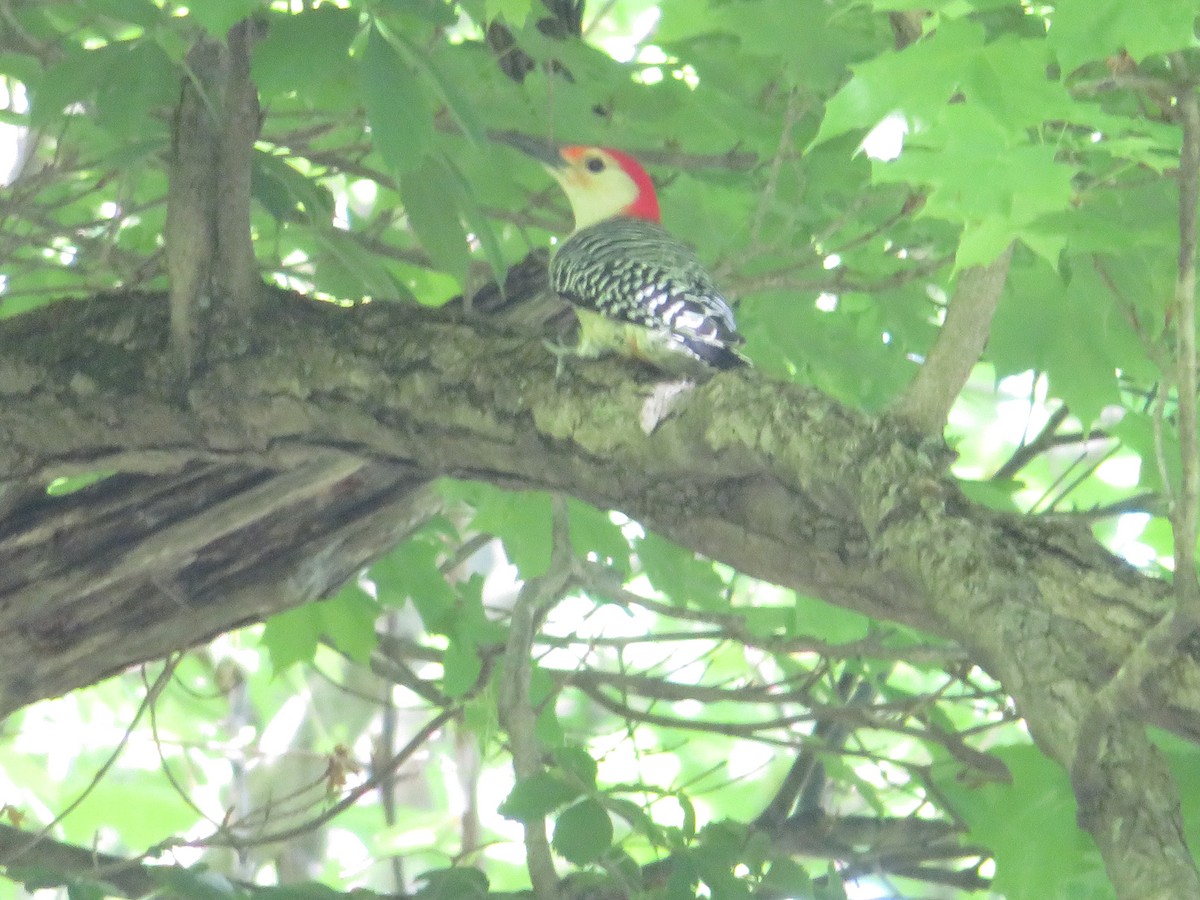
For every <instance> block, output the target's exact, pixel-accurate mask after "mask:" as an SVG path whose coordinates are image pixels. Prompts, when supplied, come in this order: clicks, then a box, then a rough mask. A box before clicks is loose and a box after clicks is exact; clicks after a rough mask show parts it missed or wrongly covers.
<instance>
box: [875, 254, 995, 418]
mask: <svg viewBox="0 0 1200 900" xmlns="http://www.w3.org/2000/svg"><path fill="white" fill-rule="evenodd" d="M1012 253H1013V245H1012V244H1009V245H1008V248H1007V249H1006V250H1005V251H1004V252H1003V253H1001V254H1000V256H999V257H997V258H996V259H995V261H993V262H992V263H991V264H990V265H987V266H975V267H973V268H970V269H967V270H966V271H964V272H963V273H962V274H960V275H959V276H958V288H957V289H956V290H955V292H954V298H953V299H952V300H951V301H950V306H949V308H948V309H947V310H946V321H945V323H944V324H943V325H942V330H941V332H940V333H939V334H938V337H937V340H936V341H934V344H933V349H931V350H930V351H929V356H928V357H926V359H925V365H923V366H921V368H920V370H919V371H918V372H917V377H916V378H914V379H913V381H912V383H911V384H910V385H909V386H908V388H907V389H906V390H905V391H904V393H903V394H902V395H901V396H900V399H899V401H898V402H897V403H896V404H895V406H894V407H893V409H892V412H893V414H894V415H895V416H896V417H897V418H899V419H901V420H902V421H904V422H907V423H908V424H909V425H911V426H913V427H914V428H916V429H917V430H918V431H919V432H921V433H922V434H926V435H930V436H934V435H940V434H941V433H942V428H943V427H944V426H945V424H946V417H947V416H948V415H949V414H950V408H951V407H952V406H953V405H954V401H955V400H956V399H957V398H958V395H959V393H960V392H961V391H962V389H963V385H965V384H966V383H967V378H968V376H970V374H971V369H973V368H974V367H975V364H976V363H977V362H979V357H980V356H981V355H982V353H983V347H984V344H986V343H987V338H988V334H989V333H990V331H991V325H992V316H993V314H994V313H995V312H996V305H997V304H998V303H999V302H1000V293H1001V291H1003V290H1004V282H1005V281H1006V280H1007V278H1008V266H1009V263H1010V262H1011V261H1012Z"/></svg>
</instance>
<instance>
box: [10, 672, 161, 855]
mask: <svg viewBox="0 0 1200 900" xmlns="http://www.w3.org/2000/svg"><path fill="white" fill-rule="evenodd" d="M182 658H183V654H181V653H177V654H173V655H172V656H170V657H168V658H167V662H166V665H164V666H163V670H162V671H161V672H160V673H159V675H158V677H157V678H155V679H154V684H152V685H150V687H149V688H148V689H147V691H146V696H145V697H143V698H142V702H141V704H140V705H139V706H138V708H137V712H136V713H134V714H133V718H132V719H131V720H130V721H129V724H128V725H127V726H126V728H125V733H124V734H122V735H121V740H120V741H118V742H117V746H116V747H115V748H114V749H113V752H112V753H110V754H109V756H108V759H106V760H105V761H104V764H103V765H102V766H100V768H99V769H97V770H96V774H95V775H93V776H92V780H91V781H89V782H88V785H87V787H85V788H84V789H83V791H82V792H81V793H80V794H79V796H78V797H76V798H75V799H74V800H72V801H71V802H70V803H69V804H68V805H67V807H66V809H64V810H63V811H62V812H60V813H59V814H58V815H56V816H55V817H54V818H53V819H51V820H50V821H49V822H47V823H46V824H45V826H43V828H42V829H41V830H40V831H39V832H37V833H36V834H34V835H33V836H32V837H31V838H30V839H29V841H28V842H27V843H25V844H24V845H22V846H20V847H18V848H17V849H15V850H14V851H13V852H12V853H11V854H10V855H9V856H7V857H6V858H5V859H4V860H3V865H5V866H8V865H11V864H12V863H13V861H14V860H16V859H19V858H20V857H22V856H24V855H25V854H26V853H27V852H29V851H30V850H32V849H33V848H34V847H35V846H37V844H38V842H39V841H41V840H42V839H43V838H44V837H46V836H47V835H48V834H49V833H50V832H51V831H53V830H54V828H55V827H56V826H57V825H58V824H59V823H60V822H62V821H63V819H65V818H66V817H67V816H69V815H70V814H71V813H73V812H74V811H75V810H76V809H77V808H78V807H79V805H80V804H81V803H83V801H84V800H86V799H87V798H88V797H89V796H90V795H91V793H92V791H94V790H95V789H96V787H97V785H99V784H100V782H101V781H102V780H103V779H104V776H105V775H107V774H108V772H109V770H110V769H112V767H113V766H114V765H115V764H116V762H117V760H118V759H120V757H121V753H122V752H123V751H124V750H125V745H126V744H128V743H129V738H130V737H131V736H132V735H133V730H134V728H136V727H137V724H138V722H140V721H141V719H142V716H143V715H145V713H146V710H148V709H149V708H150V707H151V706H152V705H153V704H154V702H155V701H156V700H157V699H158V695H159V694H161V693H162V692H163V689H164V688H165V687H166V686H167V685H168V684H170V682H171V676H172V675H173V674H174V673H175V667H176V666H177V665H178V664H179V660H180V659H182Z"/></svg>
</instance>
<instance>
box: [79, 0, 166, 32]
mask: <svg viewBox="0 0 1200 900" xmlns="http://www.w3.org/2000/svg"><path fill="white" fill-rule="evenodd" d="M88 7H89V9H91V10H92V11H93V12H97V13H100V14H101V15H104V16H108V17H109V18H112V19H117V20H118V21H121V22H129V23H131V24H133V25H139V26H141V27H142V28H156V27H158V26H159V25H162V24H163V23H164V21H165V19H166V16H165V13H164V12H163V10H161V9H159V8H158V7H157V6H155V5H154V4H153V3H151V2H150V0H88Z"/></svg>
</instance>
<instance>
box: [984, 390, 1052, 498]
mask: <svg viewBox="0 0 1200 900" xmlns="http://www.w3.org/2000/svg"><path fill="white" fill-rule="evenodd" d="M1070 414H1071V410H1070V409H1068V408H1067V406H1066V404H1064V405H1062V406H1060V407H1059V408H1058V409H1056V410H1055V411H1054V412H1052V413H1051V414H1050V418H1048V419H1047V420H1046V424H1045V425H1043V426H1042V430H1041V431H1039V432H1038V433H1037V436H1036V437H1035V438H1034V439H1033V440H1032V441H1029V442H1028V443H1026V444H1022V445H1021V446H1020V447H1018V448H1017V449H1016V452H1014V453H1013V455H1012V456H1011V457H1009V459H1008V462H1006V463H1005V464H1004V465H1002V466H1001V467H1000V468H998V469H997V470H996V471H995V473H994V474H993V475H992V477H991V480H992V481H1008V480H1009V479H1010V478H1012V477H1013V476H1014V475H1016V474H1017V473H1018V472H1020V471H1021V470H1022V469H1023V468H1025V467H1026V466H1027V465H1029V464H1030V463H1031V462H1032V461H1033V460H1034V459H1035V458H1036V457H1037V456H1038V455H1039V454H1041V453H1043V452H1045V451H1046V450H1049V449H1051V448H1052V447H1056V446H1058V443H1059V441H1058V429H1059V428H1061V427H1062V424H1063V422H1065V421H1066V420H1067V416H1069V415H1070Z"/></svg>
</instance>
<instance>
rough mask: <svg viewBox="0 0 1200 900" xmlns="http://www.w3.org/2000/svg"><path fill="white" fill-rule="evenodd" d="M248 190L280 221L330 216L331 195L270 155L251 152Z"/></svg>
mask: <svg viewBox="0 0 1200 900" xmlns="http://www.w3.org/2000/svg"><path fill="white" fill-rule="evenodd" d="M323 8H324V7H322V9H323ZM250 191H251V195H252V196H253V197H254V199H255V200H257V201H258V202H259V203H261V204H262V206H263V208H264V209H266V211H267V212H269V213H270V214H271V215H272V216H274V217H275V218H276V219H278V220H279V221H281V222H295V221H309V222H312V223H315V224H325V223H328V222H329V221H330V219H331V218H332V217H333V211H334V201H333V193H332V192H331V191H330V190H329V188H328V187H326V186H325V185H323V184H321V183H320V182H319V181H317V180H316V179H314V178H310V177H308V176H306V175H304V174H302V173H301V172H300V171H298V170H297V169H296V168H295V167H294V166H292V165H290V164H289V163H288V161H287V160H286V159H285V158H284V157H282V156H277V155H275V154H274V153H267V152H265V151H262V150H256V151H255V152H254V158H253V168H252V169H251V179H250Z"/></svg>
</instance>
